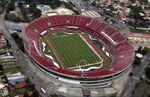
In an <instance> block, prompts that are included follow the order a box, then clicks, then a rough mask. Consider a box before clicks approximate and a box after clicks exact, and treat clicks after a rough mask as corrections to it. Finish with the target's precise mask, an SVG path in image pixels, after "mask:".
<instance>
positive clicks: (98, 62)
mask: <svg viewBox="0 0 150 97" xmlns="http://www.w3.org/2000/svg"><path fill="white" fill-rule="evenodd" d="M97 64H101V65H103V62H102V61H101V62H96V63H91V64H85V65H80V64H77V65H79V67H86V66H93V65H97ZM77 67H78V66H76V67H71V68H69V69H75V68H77Z"/></svg>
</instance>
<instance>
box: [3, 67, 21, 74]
mask: <svg viewBox="0 0 150 97" xmlns="http://www.w3.org/2000/svg"><path fill="white" fill-rule="evenodd" d="M18 71H19V70H18V68H17V67H10V68H5V69H3V72H4V74H6V73H9V74H14V73H17V72H18Z"/></svg>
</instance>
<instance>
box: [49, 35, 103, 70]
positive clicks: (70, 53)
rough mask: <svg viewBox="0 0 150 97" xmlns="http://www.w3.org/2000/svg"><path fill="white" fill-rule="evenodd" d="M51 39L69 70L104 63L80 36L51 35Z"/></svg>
mask: <svg viewBox="0 0 150 97" xmlns="http://www.w3.org/2000/svg"><path fill="white" fill-rule="evenodd" d="M49 39H50V41H51V43H52V44H53V46H54V47H55V49H56V51H57V53H58V55H59V56H60V58H61V60H62V61H63V63H64V65H65V67H67V68H72V67H77V65H80V66H83V65H87V64H96V63H97V62H101V61H102V60H101V58H100V56H98V55H97V54H95V53H94V51H93V50H92V49H91V48H90V47H89V46H88V44H87V43H86V42H85V41H84V40H83V39H82V38H81V37H80V36H79V35H78V34H71V35H49Z"/></svg>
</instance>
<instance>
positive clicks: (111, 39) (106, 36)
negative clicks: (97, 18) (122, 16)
mask: <svg viewBox="0 0 150 97" xmlns="http://www.w3.org/2000/svg"><path fill="white" fill-rule="evenodd" d="M101 33H102V34H103V35H104V36H106V37H107V38H108V39H109V40H110V41H111V42H112V43H113V44H114V45H115V44H116V42H115V41H114V40H113V39H112V38H111V37H109V36H108V35H107V34H106V33H105V32H103V31H101Z"/></svg>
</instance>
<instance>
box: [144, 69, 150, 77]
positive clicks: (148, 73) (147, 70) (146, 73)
mask: <svg viewBox="0 0 150 97" xmlns="http://www.w3.org/2000/svg"><path fill="white" fill-rule="evenodd" d="M145 76H146V78H147V79H149V80H150V67H149V68H146V69H145Z"/></svg>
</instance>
